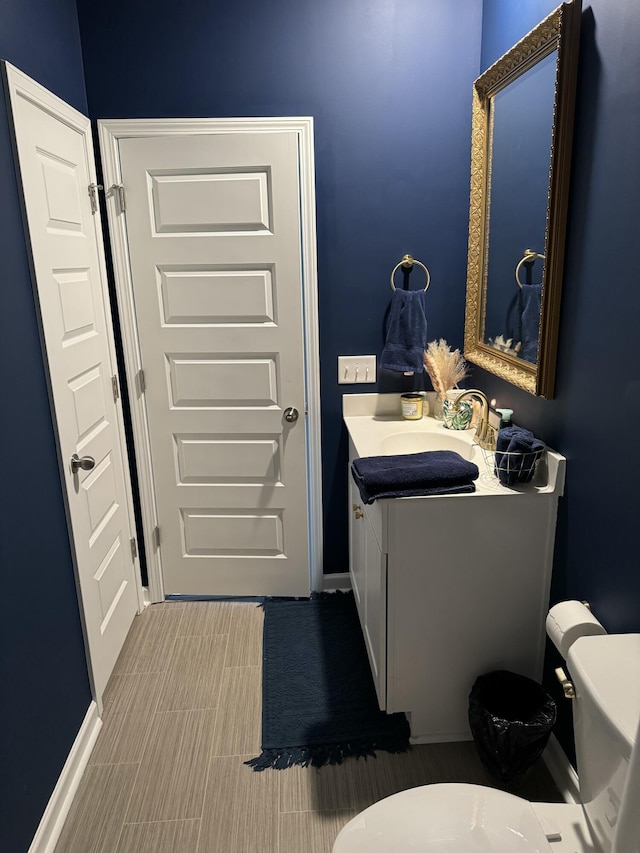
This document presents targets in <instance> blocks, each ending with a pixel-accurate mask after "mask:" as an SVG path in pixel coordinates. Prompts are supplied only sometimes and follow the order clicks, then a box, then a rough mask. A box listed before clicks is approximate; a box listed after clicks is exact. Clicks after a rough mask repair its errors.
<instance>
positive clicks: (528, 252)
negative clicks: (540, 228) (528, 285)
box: [516, 249, 545, 288]
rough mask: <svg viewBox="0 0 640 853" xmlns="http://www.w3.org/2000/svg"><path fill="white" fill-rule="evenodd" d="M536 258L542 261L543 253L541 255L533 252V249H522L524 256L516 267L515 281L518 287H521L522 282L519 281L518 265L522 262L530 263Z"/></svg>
mask: <svg viewBox="0 0 640 853" xmlns="http://www.w3.org/2000/svg"><path fill="white" fill-rule="evenodd" d="M538 258H541V259H542V260H543V261H544V259H545V257H544V255H541V254H540V253H539V252H534V250H533V249H525V250H524V257H523V259H522V260H521V261H520V263H519V264H518V266H517V267H516V283H517V285H518V287H519V288H522V282H521V281H520V267H521V266H522V264H532V263H533V262H534V261H535V260H537V259H538Z"/></svg>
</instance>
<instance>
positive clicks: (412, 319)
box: [380, 290, 427, 373]
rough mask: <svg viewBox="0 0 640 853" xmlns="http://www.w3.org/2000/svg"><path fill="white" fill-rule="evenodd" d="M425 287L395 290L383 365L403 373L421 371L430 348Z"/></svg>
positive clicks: (381, 358) (383, 353)
mask: <svg viewBox="0 0 640 853" xmlns="http://www.w3.org/2000/svg"><path fill="white" fill-rule="evenodd" d="M425 296H426V293H425V291H424V290H394V291H393V294H392V296H391V310H390V312H389V326H388V328H387V339H386V342H385V345H384V349H383V350H382V355H381V356H380V367H384V368H386V369H387V370H399V371H401V372H402V373H422V371H423V370H424V361H423V359H424V351H425V349H426V348H427V315H426V313H425Z"/></svg>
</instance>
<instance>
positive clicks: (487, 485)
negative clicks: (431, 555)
mask: <svg viewBox="0 0 640 853" xmlns="http://www.w3.org/2000/svg"><path fill="white" fill-rule="evenodd" d="M429 396H430V402H431V404H432V405H431V408H433V402H432V401H433V395H432V394H430V395H429ZM342 400H343V418H344V422H345V424H346V427H347V430H348V432H349V436H350V438H351V441H352V442H353V445H354V448H355V451H356V454H357V455H358V456H359V457H363V456H384V455H392V454H397V453H415V452H417V451H418V450H456V451H457V452H459V453H460V455H461V456H463V457H464V458H466V459H469V460H470V461H471V462H474V463H475V464H476V465H477V466H478V469H479V471H480V476H479V477H478V479H477V480H476V481H475V485H476V491H475V492H473V493H470V494H461V495H450V496H449V497H452V498H454V497H455V498H469V497H477V496H480V495H496V494H503V495H509V494H512V495H517V494H532V493H541V494H545V493H546V494H549V493H553V492H556V493H557V494H560V495H561V494H562V493H563V491H564V474H565V463H566V460H565V458H564V457H563V456H561V455H560V454H559V453H556V452H555V451H553V450H550V449H547V454H546V464H544V463H543V462H541V463H540V464H539V465H538V469H537V471H536V474H535V476H534V479H533V480H532V481H531V483H523V484H518V485H517V486H513V487H507V486H503V485H502V484H501V483H500V482H499V480H498V478H497V477H496V476H495V474H494V473H493V454H486V453H485V452H484V451H483V450H482V448H480V447H479V446H478V445H477V444H475V442H474V438H475V429H468V430H450V429H447V428H446V427H445V426H444V424H443V423H442V421H438V420H436V419H435V418H433V417H426V418H422V419H420V420H407V419H405V418H403V417H402V415H401V414H400V395H399V394H345V395H344V396H343V398H342ZM422 442H424V446H422V445H421V443H422ZM405 446H406V449H404V448H405ZM417 499H418V500H423V499H424V498H417ZM402 500H416V498H402Z"/></svg>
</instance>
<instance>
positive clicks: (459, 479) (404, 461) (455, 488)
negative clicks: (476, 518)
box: [351, 450, 479, 504]
mask: <svg viewBox="0 0 640 853" xmlns="http://www.w3.org/2000/svg"><path fill="white" fill-rule="evenodd" d="M351 473H352V475H353V479H354V480H355V482H356V485H357V486H358V488H359V489H360V496H361V497H362V500H363V501H364V502H365V503H366V504H371V503H373V502H374V501H375V500H376V498H401V497H413V496H417V495H448V494H457V493H460V492H474V491H475V488H476V487H475V486H474V484H473V480H475V479H477V477H478V473H479V472H478V466H477V465H474V463H473V462H467V460H466V459H463V458H462V456H460V454H459V453H455V452H454V451H453V450H429V451H426V452H425V453H406V454H402V455H398V456H364V457H362V458H361V459H355V460H354V461H353V463H352V465H351Z"/></svg>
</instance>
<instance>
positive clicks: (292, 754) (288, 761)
mask: <svg viewBox="0 0 640 853" xmlns="http://www.w3.org/2000/svg"><path fill="white" fill-rule="evenodd" d="M409 749H411V745H410V744H409V743H408V742H407V740H406V739H403V738H398V739H391V738H385V739H384V743H381V742H380V741H376V740H368V741H354V742H351V743H340V744H338V743H336V744H319V745H317V746H292V747H281V748H279V749H263V750H262V752H261V753H260V755H258V756H256V758H251V759H250V760H249V761H245V762H244V763H245V764H247V765H248V766H249V767H251V768H252V769H253V770H256V771H260V770H270V769H273V770H286V769H287V768H289V767H293V766H294V765H301V766H302V767H309V765H311V767H323V766H324V765H326V764H342V762H343V761H344V759H345V758H376V751H378V750H382V751H384V752H394V753H399V752H407V751H408V750H409Z"/></svg>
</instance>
